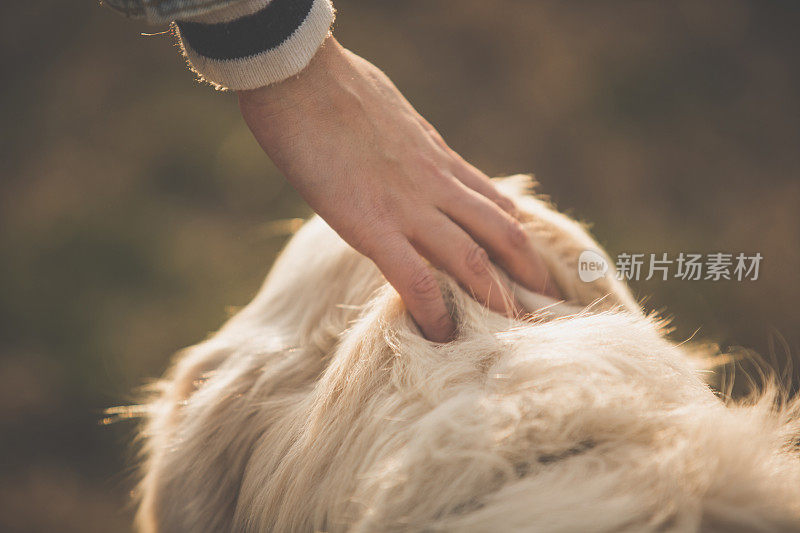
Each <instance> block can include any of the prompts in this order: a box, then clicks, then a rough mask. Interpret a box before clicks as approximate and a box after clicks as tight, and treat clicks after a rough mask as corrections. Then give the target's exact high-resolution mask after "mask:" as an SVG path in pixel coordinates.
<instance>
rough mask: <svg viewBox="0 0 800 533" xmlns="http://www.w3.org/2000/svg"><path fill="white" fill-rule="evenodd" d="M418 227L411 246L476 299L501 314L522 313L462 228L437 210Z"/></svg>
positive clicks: (487, 259) (494, 270)
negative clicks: (418, 229) (419, 229)
mask: <svg viewBox="0 0 800 533" xmlns="http://www.w3.org/2000/svg"><path fill="white" fill-rule="evenodd" d="M418 227H419V228H421V231H418V232H416V234H414V235H412V242H413V244H414V246H415V247H416V248H417V249H419V250H421V251H422V253H423V255H424V256H425V257H426V258H427V259H428V260H429V261H431V262H432V263H434V264H436V265H437V266H438V267H440V268H442V269H444V270H446V271H447V272H448V273H449V274H450V275H451V276H453V277H454V278H455V279H457V280H458V281H459V282H460V283H461V285H462V286H464V287H465V288H466V289H467V290H469V291H471V292H472V295H473V297H474V298H475V299H476V300H478V301H479V302H481V303H483V304H484V305H486V306H488V307H489V308H490V309H493V310H494V311H496V312H498V313H501V314H506V315H509V316H515V315H519V314H522V313H523V310H522V308H521V307H520V306H519V305H517V304H516V302H515V300H514V296H513V295H512V292H511V289H510V288H509V287H508V286H507V285H506V284H505V283H504V282H503V281H502V279H501V276H500V275H499V274H498V272H497V271H496V269H495V268H494V266H493V265H492V263H491V261H490V260H489V256H488V254H487V253H486V251H485V250H484V249H483V248H481V247H480V246H479V245H478V244H477V243H476V242H475V241H474V240H473V239H472V238H471V237H470V236H469V235H468V234H467V233H466V232H465V231H464V230H463V229H462V228H460V227H459V226H458V225H456V224H455V223H454V222H453V221H452V220H450V219H449V218H447V216H445V215H444V214H442V213H441V212H439V211H436V212H435V214H434V216H432V217H429V218H425V219H424V220H420V221H419V224H418Z"/></svg>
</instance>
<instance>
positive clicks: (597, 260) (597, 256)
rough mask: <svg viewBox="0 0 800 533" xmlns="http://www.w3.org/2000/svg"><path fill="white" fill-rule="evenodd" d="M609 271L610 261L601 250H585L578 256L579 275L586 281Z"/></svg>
mask: <svg viewBox="0 0 800 533" xmlns="http://www.w3.org/2000/svg"><path fill="white" fill-rule="evenodd" d="M607 273H608V261H606V258H605V257H603V255H602V254H601V253H600V252H596V251H595V250H584V251H582V252H581V255H579V256H578V277H579V278H580V279H581V281H583V282H584V283H591V282H592V281H596V280H598V279H600V278H602V277H604V276H605V275H606V274H607Z"/></svg>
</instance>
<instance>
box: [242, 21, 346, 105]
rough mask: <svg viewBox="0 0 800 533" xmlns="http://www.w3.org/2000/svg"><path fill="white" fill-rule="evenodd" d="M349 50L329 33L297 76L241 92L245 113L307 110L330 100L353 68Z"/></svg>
mask: <svg viewBox="0 0 800 533" xmlns="http://www.w3.org/2000/svg"><path fill="white" fill-rule="evenodd" d="M352 68H353V67H352V64H351V63H350V57H348V53H347V51H346V50H345V49H344V47H342V45H341V44H339V42H338V41H337V40H336V39H335V38H334V37H333V36H328V37H327V38H326V39H325V41H324V43H323V44H322V46H321V47H320V49H319V50H318V51H317V53H316V54H315V55H314V57H313V58H312V59H311V61H310V62H309V64H308V66H306V68H305V69H303V70H302V71H300V73H298V74H297V75H296V76H292V77H291V78H287V79H285V80H283V81H280V82H277V83H273V84H270V85H266V86H264V87H259V88H257V89H250V90H242V91H237V94H238V96H239V105H240V107H241V108H242V110H243V112H244V111H245V109H246V108H248V107H258V108H259V110H260V112H261V113H266V114H267V115H269V116H275V115H281V114H284V113H286V112H288V111H290V110H307V109H310V108H313V107H314V106H318V105H323V104H324V103H325V102H326V101H329V100H328V98H329V97H330V93H331V92H332V90H333V87H334V86H336V85H339V84H340V82H341V81H342V79H343V77H344V74H345V73H346V72H347V71H348V70H352Z"/></svg>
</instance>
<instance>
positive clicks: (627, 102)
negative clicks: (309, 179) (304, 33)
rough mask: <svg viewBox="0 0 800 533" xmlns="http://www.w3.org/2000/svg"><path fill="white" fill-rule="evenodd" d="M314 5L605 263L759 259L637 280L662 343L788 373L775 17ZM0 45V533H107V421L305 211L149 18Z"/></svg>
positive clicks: (789, 228)
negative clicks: (726, 276) (324, 8)
mask: <svg viewBox="0 0 800 533" xmlns="http://www.w3.org/2000/svg"><path fill="white" fill-rule="evenodd" d="M337 6H338V9H339V19H338V22H337V25H336V34H337V36H338V38H339V39H340V41H341V42H342V43H343V44H344V45H345V46H348V47H350V48H352V49H354V50H355V51H356V52H358V53H360V54H362V55H363V56H365V57H366V58H368V59H370V60H372V61H373V62H375V63H376V64H377V65H379V66H381V67H382V68H384V69H385V71H386V72H387V73H388V74H389V75H390V77H392V78H393V79H394V81H395V82H396V83H397V85H398V86H399V87H400V88H401V90H402V91H403V92H404V93H405V94H406V96H407V97H408V98H409V99H410V100H411V101H412V103H414V104H415V105H416V106H417V108H418V109H419V110H420V111H421V112H422V114H423V115H425V116H426V117H427V118H428V119H430V120H431V122H433V123H434V124H435V125H436V126H437V127H438V128H439V129H440V131H441V132H442V134H443V136H444V137H445V139H446V140H448V142H449V143H450V144H451V145H452V146H453V147H454V148H456V150H457V151H459V152H460V153H461V154H462V155H464V156H465V157H466V158H467V159H469V160H471V161H472V162H474V163H475V164H476V165H477V166H479V167H480V168H482V169H483V170H484V171H486V172H487V173H489V174H492V175H501V174H508V173H516V172H535V173H536V175H537V177H538V179H539V181H540V182H541V191H542V192H545V193H547V194H549V195H551V196H552V198H553V199H554V200H555V202H556V203H557V204H558V205H559V207H561V208H562V209H565V210H567V211H568V212H569V213H571V214H572V215H574V216H576V217H578V218H581V219H584V220H587V221H591V222H592V223H593V228H594V232H595V233H596V235H597V236H598V238H599V239H600V241H601V243H603V244H604V245H606V246H607V247H608V249H609V251H610V252H611V253H612V254H616V253H619V252H624V251H627V252H644V253H649V252H658V253H660V252H669V253H671V254H676V253H678V252H680V251H684V252H703V253H708V252H717V251H725V252H747V253H755V252H760V253H761V254H762V255H763V256H764V261H763V263H762V272H761V277H760V279H759V280H758V281H756V282H716V283H712V282H685V281H670V282H661V281H652V282H639V283H636V284H634V288H635V290H636V292H637V295H638V296H639V297H642V298H647V305H648V306H649V307H650V308H653V309H657V310H662V311H665V312H666V314H668V315H673V316H675V326H676V331H675V333H674V336H675V338H676V339H679V340H682V339H686V338H688V337H689V336H691V335H692V334H693V333H694V332H695V331H697V334H696V336H695V338H696V339H701V340H709V341H714V342H718V343H720V344H721V345H722V346H723V347H729V346H745V347H748V348H752V349H754V350H756V351H757V352H759V353H760V354H762V356H763V357H764V359H765V360H766V361H767V362H768V363H769V364H771V365H772V366H773V367H774V368H775V369H777V370H778V371H783V370H785V369H787V365H789V364H790V362H791V361H792V360H794V361H795V367H797V366H798V365H797V361H798V354H800V331H798V324H799V323H800V312H799V311H798V301H800V284H799V283H798V273H799V272H800V212H799V211H798V203H799V202H800V179H799V178H800V149H799V148H800V103H799V100H798V97H800V33H798V31H797V28H798V27H800V7H798V4H797V3H796V2H793V1H788V0H787V1H777V0H776V1H770V2H756V1H755V0H754V1H750V2H743V1H737V0H725V1H722V0H720V1H704V2H696V1H693V0H686V1H680V2H662V3H655V2H635V1H627V2H623V1H609V2H576V1H573V2H558V1H527V2H526V1H522V0H517V1H511V0H504V1H500V0H495V1H494V2H486V1H478V0H460V1H458V2H456V1H454V0H451V1H431V0H426V1H407V2H388V1H378V0H371V1H368V0H338V3H337ZM0 27H1V28H2V31H0V40H2V46H0V58H2V60H1V61H2V72H3V80H2V82H3V83H2V89H0V91H2V100H0V109H1V110H2V111H1V113H2V115H1V116H2V125H3V128H2V133H0V135H1V136H2V142H0V153H1V154H2V155H1V156H0V176H1V177H0V180H2V181H1V184H0V187H1V188H0V253H1V254H2V261H1V262H0V330H1V331H2V337H1V338H0V461H1V462H2V464H1V465H0V472H1V473H2V474H1V475H0V530H2V531H61V532H72V531H76V532H77V531H81V532H92V531H98V532H106V531H126V530H128V529H129V528H130V517H131V510H130V508H129V507H126V502H127V494H128V492H129V490H130V489H131V487H132V480H133V477H132V469H131V465H132V464H133V447H132V445H131V444H130V437H131V435H132V424H130V423H120V424H116V425H113V426H102V425H100V424H99V420H100V419H101V418H102V410H103V409H104V408H105V407H108V406H112V405H120V404H124V403H127V402H131V401H133V400H134V399H135V391H136V388H137V387H138V386H140V385H142V384H143V383H146V381H147V380H148V379H150V378H152V377H155V376H158V375H160V374H161V373H162V372H163V370H164V369H165V366H166V364H167V362H168V360H169V358H170V356H171V354H172V353H174V352H175V351H176V350H177V349H179V348H180V347H183V346H186V345H189V344H191V343H194V342H196V341H198V340H201V339H202V338H203V337H204V336H206V335H207V334H208V333H209V332H211V331H213V330H214V329H215V328H216V327H218V326H219V325H220V324H221V322H222V321H223V320H224V319H225V317H226V316H228V314H229V313H230V312H231V310H232V309H235V308H236V307H237V306H241V305H243V304H245V303H246V302H247V301H248V299H249V298H250V297H251V296H252V295H253V294H254V292H255V290H256V289H257V288H258V286H259V284H260V282H261V280H262V278H263V276H264V275H265V274H266V272H267V270H268V268H269V266H270V263H271V261H272V260H273V258H274V257H275V255H276V253H277V252H278V250H279V248H280V246H281V245H282V244H283V242H284V241H285V237H284V236H280V235H276V234H275V232H274V230H273V226H271V225H270V222H271V221H274V220H278V219H284V218H288V217H304V216H307V215H308V214H309V210H308V209H307V208H306V207H305V206H304V205H303V203H302V201H301V200H300V199H299V197H298V196H297V195H296V194H295V193H294V192H293V191H292V190H291V189H289V188H288V187H287V186H286V185H285V184H284V182H283V181H282V178H281V176H280V174H279V173H278V172H277V171H276V169H275V168H274V167H273V166H272V165H271V163H270V162H269V160H268V159H267V158H266V157H265V156H264V155H263V153H262V152H261V151H260V149H259V148H258V146H257V145H256V144H255V142H254V141H253V140H252V139H251V138H250V135H249V132H248V131H247V129H246V127H245V125H244V124H243V122H242V120H241V119H240V117H239V115H238V110H237V107H236V101H235V97H234V96H232V95H230V94H219V93H215V92H214V91H213V90H211V89H209V88H207V87H200V86H197V85H196V84H195V83H193V81H192V77H191V75H190V74H189V73H188V72H187V71H186V70H185V69H184V68H183V65H182V60H181V59H180V57H179V56H178V55H177V54H176V53H175V50H174V49H173V45H172V41H171V39H170V37H169V36H166V35H160V36H153V37H143V36H140V33H141V32H158V31H161V30H163V29H164V28H150V27H147V26H144V25H142V24H140V23H137V22H132V21H128V20H125V19H124V18H122V17H120V16H118V15H116V14H114V13H112V12H111V11H110V10H107V9H102V8H100V7H98V6H97V4H96V3H95V2H92V1H83V2H64V1H63V0H61V1H56V0H43V1H40V2H4V3H3V4H2V7H0ZM787 372H788V373H789V374H790V375H791V376H793V379H794V380H795V383H797V376H798V371H797V368H795V369H790V370H788V371H787ZM739 377H742V375H741V371H740V373H739Z"/></svg>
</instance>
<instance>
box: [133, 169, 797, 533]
mask: <svg viewBox="0 0 800 533" xmlns="http://www.w3.org/2000/svg"><path fill="white" fill-rule="evenodd" d="M500 186H501V187H502V188H504V190H505V192H506V193H508V194H512V195H514V196H516V199H517V202H518V203H519V206H520V208H521V210H522V211H523V213H524V221H525V223H526V227H527V228H528V230H529V235H530V238H531V239H532V240H533V242H534V243H535V245H536V247H537V249H538V250H540V252H541V253H542V255H543V257H544V259H545V262H546V263H547V265H548V267H549V269H550V271H551V273H552V274H553V276H554V278H555V281H556V284H557V285H558V287H559V289H560V290H561V292H562V294H564V296H565V298H566V300H567V301H568V304H569V305H571V306H574V307H575V308H577V309H578V311H577V312H575V313H571V312H570V313H566V316H561V317H558V316H557V315H558V313H551V312H549V311H548V310H543V311H540V312H537V313H534V317H533V318H531V319H529V320H527V321H519V320H511V319H508V318H505V317H502V316H500V315H498V314H495V313H492V312H490V311H487V310H486V309H485V308H483V307H481V306H480V305H479V304H477V303H476V302H474V301H473V300H472V299H471V298H469V297H468V296H467V294H466V293H465V292H464V291H463V290H461V289H460V288H459V287H458V286H457V285H456V284H455V283H454V282H453V281H452V280H451V279H449V278H448V277H446V276H442V277H441V283H442V287H443V290H444V291H445V292H446V294H447V295H448V299H449V302H450V305H451V306H452V309H453V312H454V316H456V317H457V320H458V325H459V332H458V336H457V338H456V340H454V341H453V342H451V343H447V344H444V345H435V344H432V343H429V342H427V341H425V340H424V339H423V338H422V337H421V336H420V335H419V332H418V329H417V328H416V326H415V325H414V323H413V321H412V320H411V319H410V317H409V315H408V314H407V313H406V312H405V310H404V308H403V305H402V302H401V301H400V299H399V297H398V296H397V294H396V293H395V292H394V291H393V290H392V289H391V287H389V286H388V285H387V284H386V282H385V281H384V279H383V278H382V277H381V275H380V273H379V272H378V270H377V269H376V268H375V267H374V265H373V264H372V263H371V262H370V261H369V260H367V259H366V258H364V257H362V256H360V255H359V254H357V253H356V252H355V251H353V250H352V249H351V248H350V247H348V246H347V245H346V244H345V243H344V242H343V241H341V239H340V238H339V237H338V236H337V235H336V234H335V233H334V232H333V231H332V230H331V229H330V228H329V227H327V226H326V225H325V223H324V222H323V221H322V220H321V219H319V218H314V219H312V220H311V221H310V222H308V223H307V224H306V225H305V226H304V227H303V228H302V229H301V230H300V231H299V232H298V234H297V235H296V236H295V237H294V238H293V239H292V240H291V241H290V243H289V244H288V246H287V247H286V249H285V250H284V251H283V253H282V254H281V256H280V257H279V258H278V260H277V262H276V263H275V265H274V267H273V269H272V271H271V273H270V274H269V276H268V277H267V280H266V282H265V283H264V285H263V287H262V288H261V290H260V292H259V293H258V295H257V296H256V297H255V299H254V300H253V301H252V302H251V303H250V304H249V305H248V306H247V307H246V308H244V309H243V310H242V311H241V312H239V313H238V314H237V315H236V316H234V317H233V318H232V319H231V320H230V321H229V322H228V323H227V324H225V326H224V327H223V328H222V329H220V330H219V331H218V332H217V333H216V334H215V335H214V336H212V337H211V338H209V339H208V340H206V341H205V342H203V343H201V344H198V345H196V346H193V347H191V348H188V349H186V350H184V351H183V352H182V353H180V354H179V355H178V357H177V360H176V362H175V364H174V366H173V367H172V369H171V370H170V371H169V373H168V374H167V376H166V377H165V378H164V379H163V380H161V381H160V382H159V384H158V386H157V387H156V389H155V390H154V393H153V394H152V396H151V397H150V399H149V401H148V409H147V413H148V414H147V416H146V421H145V424H144V425H143V429H142V438H143V442H144V457H145V460H144V463H143V474H144V475H143V481H142V483H141V486H140V499H141V502H140V508H139V513H138V525H139V526H140V528H141V529H142V530H145V531H169V532H172V531H193V532H194V531H215V532H221V531H390V530H412V531H419V530H447V531H456V530H460V531H563V532H576V531H697V530H703V531H720V532H722V531H736V530H741V531H783V530H800V498H798V487H800V461H798V456H797V452H796V449H793V448H792V443H793V442H795V441H794V440H793V439H796V438H797V436H798V435H800V431H798V425H797V419H798V417H797V408H796V407H791V406H790V407H784V408H783V409H782V410H776V409H775V408H774V404H773V402H771V399H770V398H765V399H764V400H762V401H761V402H759V403H754V404H752V405H741V406H737V405H732V404H730V405H726V404H725V403H723V402H722V401H720V400H719V399H718V398H717V396H715V394H714V393H713V392H712V391H711V389H710V388H709V387H708V386H707V385H706V384H705V382H704V380H703V379H701V377H700V375H699V374H698V373H697V372H696V371H695V370H694V366H693V365H692V363H691V361H690V360H689V357H688V356H687V354H686V353H685V351H684V350H683V349H682V348H681V347H680V346H676V345H674V344H673V343H671V342H669V341H668V340H666V339H665V338H664V336H663V334H662V332H661V330H660V327H659V324H658V322H657V321H655V320H653V319H651V318H648V317H646V316H645V315H644V314H643V313H642V312H641V310H640V309H639V306H638V305H637V304H636V301H635V300H634V298H633V297H632V295H631V294H630V292H629V290H628V288H627V287H626V286H625V285H624V284H623V283H621V282H619V281H617V280H616V279H615V277H614V276H613V275H609V276H606V277H604V278H601V279H599V280H597V281H595V282H592V283H584V282H581V281H580V280H579V279H578V276H577V273H578V269H577V263H576V262H577V257H578V255H579V254H580V252H581V251H583V250H586V249H593V250H598V251H601V253H602V250H601V248H600V247H599V246H598V244H597V243H596V242H595V241H594V240H593V239H592V238H591V237H590V236H589V234H588V233H587V232H586V231H585V229H584V228H583V227H582V226H581V225H579V224H577V223H576V222H574V221H573V220H571V219H569V218H568V217H566V216H564V215H561V214H559V213H557V212H556V211H555V210H553V209H552V208H551V207H550V206H549V205H548V204H547V203H546V202H545V201H542V200H541V199H537V198H535V197H532V196H529V195H526V194H525V193H524V190H525V188H526V187H527V182H526V181H525V178H522V177H515V178H511V179H508V180H506V181H504V182H503V183H501V184H500ZM531 311H536V310H535V309H531ZM561 314H562V315H563V314H565V313H561ZM795 405H796V404H795Z"/></svg>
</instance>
